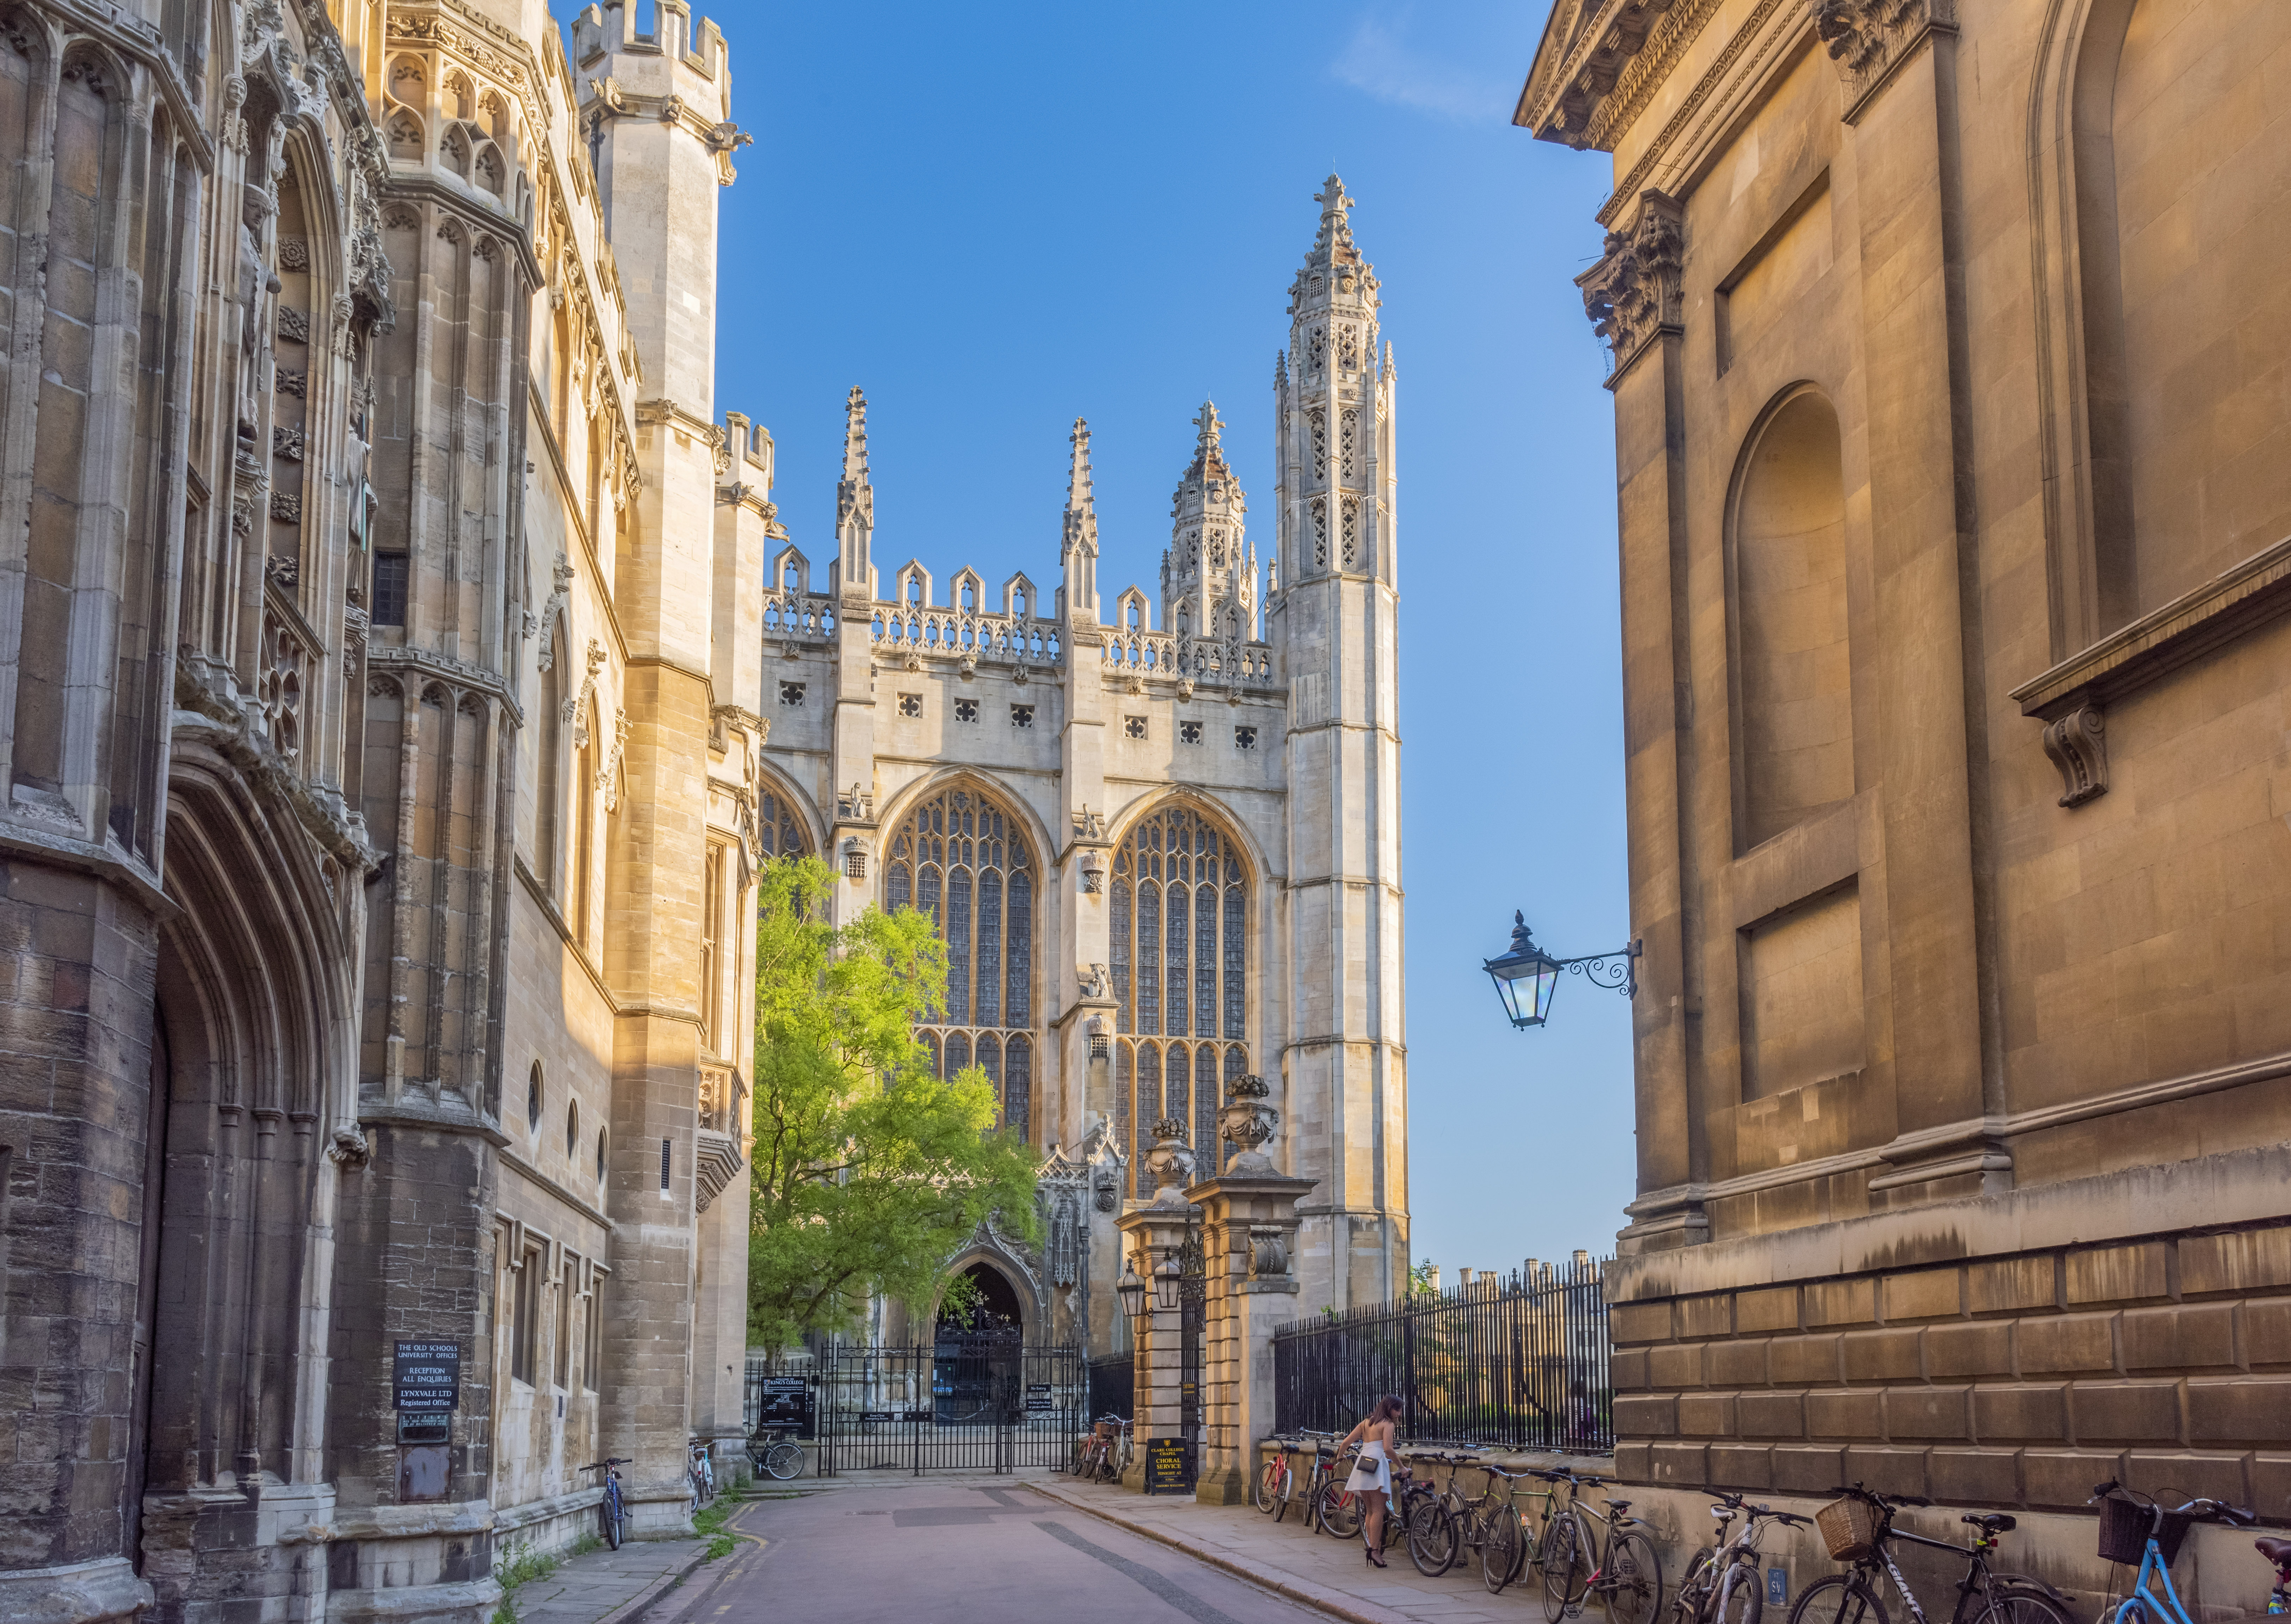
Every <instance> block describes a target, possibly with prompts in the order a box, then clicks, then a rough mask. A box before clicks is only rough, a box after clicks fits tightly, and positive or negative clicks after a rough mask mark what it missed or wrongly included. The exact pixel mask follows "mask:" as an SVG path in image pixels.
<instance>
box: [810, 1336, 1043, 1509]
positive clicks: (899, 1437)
mask: <svg viewBox="0 0 2291 1624" xmlns="http://www.w3.org/2000/svg"><path fill="white" fill-rule="evenodd" d="M1088 1383H1089V1373H1088V1371H1087V1369H1086V1367H1085V1366H1084V1365H1083V1363H1082V1358H1081V1349H1079V1348H1074V1347H1026V1346H1025V1345H1024V1344H1023V1343H1021V1342H1020V1341H1019V1339H1018V1336H1017V1332H1015V1331H1009V1332H1001V1331H983V1332H977V1333H968V1332H967V1333H964V1334H961V1335H953V1334H948V1335H943V1336H941V1337H940V1338H939V1339H938V1340H937V1341H936V1342H926V1343H922V1344H920V1345H918V1346H915V1347H839V1348H834V1349H832V1350H830V1351H828V1352H826V1353H824V1354H823V1355H820V1357H819V1359H818V1361H817V1363H816V1367H815V1370H814V1372H813V1378H812V1414H813V1417H814V1423H815V1426H816V1429H817V1443H818V1449H817V1452H816V1460H817V1469H818V1473H819V1475H821V1476H822V1477H833V1476H836V1475H840V1474H841V1473H845V1472H856V1471H896V1472H910V1473H913V1474H916V1475H920V1474H922V1473H924V1472H935V1471H939V1472H943V1471H970V1472H1011V1471H1017V1470H1019V1469H1022V1468H1024V1467H1062V1466H1064V1465H1065V1463H1066V1459H1067V1457H1068V1456H1069V1455H1070V1454H1071V1453H1072V1451H1073V1441H1074V1438H1075V1436H1076V1435H1078V1434H1079V1433H1080V1432H1081V1429H1082V1425H1083V1420H1082V1411H1083V1407H1084V1402H1085V1400H1086V1398H1087V1396H1088Z"/></svg>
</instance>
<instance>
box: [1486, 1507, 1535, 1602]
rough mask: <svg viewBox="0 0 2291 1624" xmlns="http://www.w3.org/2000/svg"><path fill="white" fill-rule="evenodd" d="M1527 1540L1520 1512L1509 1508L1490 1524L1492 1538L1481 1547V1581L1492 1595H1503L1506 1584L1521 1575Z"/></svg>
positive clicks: (1489, 1533) (1489, 1535) (1488, 1538)
mask: <svg viewBox="0 0 2291 1624" xmlns="http://www.w3.org/2000/svg"><path fill="white" fill-rule="evenodd" d="M1526 1543H1527V1540H1526V1536H1525V1535H1524V1534H1523V1533H1522V1532H1520V1526H1519V1515H1518V1514H1517V1513H1516V1512H1515V1511H1513V1510H1512V1509H1511V1508H1510V1507H1505V1508H1504V1514H1503V1515H1501V1516H1499V1517H1498V1518H1497V1519H1496V1520H1495V1521H1494V1522H1492V1523H1491V1524H1488V1537H1487V1539H1486V1540H1485V1541H1484V1542H1483V1544H1482V1545H1481V1547H1480V1580H1481V1582H1482V1583H1483V1584H1485V1585H1486V1586H1487V1588H1488V1594H1489V1595H1490V1596H1501V1595H1502V1594H1503V1589H1504V1587H1505V1586H1506V1585H1507V1584H1509V1583H1511V1581H1512V1580H1514V1579H1515V1578H1516V1577H1517V1576H1518V1574H1519V1569H1520V1559H1521V1557H1522V1556H1524V1555H1525V1554H1526V1553H1525V1552H1524V1551H1523V1549H1522V1547H1523V1546H1524V1545H1525V1544H1526Z"/></svg>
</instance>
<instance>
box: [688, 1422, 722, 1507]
mask: <svg viewBox="0 0 2291 1624" xmlns="http://www.w3.org/2000/svg"><path fill="white" fill-rule="evenodd" d="M689 1447H690V1450H691V1456H692V1459H691V1461H690V1464H689V1465H688V1466H687V1467H686V1469H685V1475H686V1476H687V1478H689V1479H690V1481H691V1483H692V1509H693V1510H695V1511H697V1510H699V1509H700V1508H701V1507H703V1506H704V1505H706V1504H707V1503H708V1502H709V1501H711V1500H712V1499H715V1498H716V1459H715V1456H714V1455H713V1453H712V1452H711V1451H710V1450H709V1447H708V1445H706V1444H705V1443H700V1442H699V1441H698V1440H696V1439H695V1441H694V1442H693V1443H691V1445H690V1446H689Z"/></svg>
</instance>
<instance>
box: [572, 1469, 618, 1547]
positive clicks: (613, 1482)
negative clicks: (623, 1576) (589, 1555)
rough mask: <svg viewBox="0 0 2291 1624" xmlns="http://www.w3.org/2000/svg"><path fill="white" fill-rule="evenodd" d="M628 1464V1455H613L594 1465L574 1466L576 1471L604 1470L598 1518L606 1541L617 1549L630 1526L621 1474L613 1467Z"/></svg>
mask: <svg viewBox="0 0 2291 1624" xmlns="http://www.w3.org/2000/svg"><path fill="white" fill-rule="evenodd" d="M628 1464H629V1460H628V1457H627V1456H625V1455H612V1456H607V1458H606V1459H602V1460H599V1461H597V1462H595V1463H594V1464H593V1465H590V1466H583V1467H574V1468H573V1469H574V1470H575V1471H576V1472H602V1473H603V1474H604V1475H605V1498H604V1499H601V1500H599V1501H598V1502H597V1520H598V1522H599V1524H600V1526H599V1532H601V1533H602V1534H603V1535H604V1537H605V1543H606V1544H607V1545H608V1546H610V1547H611V1548H613V1549H615V1550H618V1549H620V1548H621V1535H622V1533H623V1531H624V1530H625V1529H626V1528H627V1526H628V1520H629V1512H628V1506H627V1504H626V1503H625V1502H624V1501H623V1499H621V1475H620V1474H619V1473H618V1472H616V1471H615V1470H614V1469H613V1468H614V1467H623V1466H626V1465H628Z"/></svg>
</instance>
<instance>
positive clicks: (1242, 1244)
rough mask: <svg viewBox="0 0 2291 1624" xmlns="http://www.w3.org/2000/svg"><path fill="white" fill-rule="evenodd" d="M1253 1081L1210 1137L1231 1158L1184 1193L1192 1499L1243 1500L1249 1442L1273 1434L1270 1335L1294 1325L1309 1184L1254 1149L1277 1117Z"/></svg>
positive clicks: (1239, 1088) (1236, 1094) (1235, 1094)
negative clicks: (1192, 1354) (1191, 1296)
mask: <svg viewBox="0 0 2291 1624" xmlns="http://www.w3.org/2000/svg"><path fill="white" fill-rule="evenodd" d="M1268 1092H1269V1090H1268V1089H1266V1084H1265V1080H1264V1079H1263V1078H1261V1077H1257V1076H1247V1077H1242V1078H1237V1079H1235V1080H1234V1084H1233V1089H1232V1092H1231V1093H1230V1095H1229V1096H1228V1097H1227V1099H1226V1106H1225V1109H1224V1111H1223V1112H1222V1113H1220V1115H1219V1124H1220V1125H1219V1128H1218V1137H1219V1138H1222V1139H1224V1140H1225V1141H1226V1143H1227V1144H1229V1145H1231V1146H1233V1147H1234V1152H1235V1154H1234V1155H1232V1156H1231V1157H1230V1159H1228V1160H1227V1161H1226V1168H1225V1171H1224V1172H1222V1173H1220V1174H1218V1175H1216V1176H1215V1177H1213V1178H1206V1179H1204V1180H1202V1182H1201V1183H1200V1184H1197V1185H1194V1186H1193V1187H1192V1188H1190V1189H1188V1190H1187V1191H1186V1200H1187V1201H1188V1202H1193V1203H1194V1204H1195V1205H1197V1206H1199V1207H1200V1209H1201V1210H1202V1264H1203V1267H1204V1271H1205V1273H1206V1276H1207V1279H1206V1282H1205V1283H1206V1285H1207V1288H1208V1290H1207V1296H1206V1299H1205V1301H1204V1303H1203V1314H1202V1396H1203V1398H1204V1400H1205V1404H1204V1412H1205V1413H1204V1419H1205V1420H1206V1423H1207V1426H1206V1428H1205V1432H1204V1435H1203V1438H1202V1461H1201V1472H1200V1475H1199V1476H1198V1477H1197V1478H1196V1479H1195V1480H1194V1499H1199V1500H1205V1501H1207V1502H1208V1503H1210V1505H1216V1506H1233V1505H1238V1504H1240V1503H1241V1502H1242V1501H1243V1500H1245V1499H1248V1498H1249V1488H1250V1475H1251V1473H1252V1470H1253V1467H1252V1464H1251V1462H1252V1460H1253V1458H1254V1456H1255V1453H1256V1445H1257V1441H1258V1439H1259V1438H1262V1437H1265V1436H1266V1435H1269V1434H1270V1433H1271V1432H1272V1431H1273V1420H1274V1418H1273V1328H1274V1326H1275V1325H1279V1324H1282V1323H1286V1322H1287V1321H1290V1320H1293V1319H1295V1318H1296V1317H1297V1305H1296V1298H1297V1290H1298V1287H1297V1275H1296V1271H1295V1267H1294V1265H1293V1261H1292V1260H1293V1258H1295V1256H1296V1249H1297V1226H1298V1216H1297V1203H1298V1202H1299V1201H1300V1200H1302V1199H1303V1198H1304V1197H1305V1195H1306V1193H1307V1192H1309V1191H1310V1190H1312V1189H1313V1187H1314V1186H1315V1185H1316V1184H1317V1183H1318V1182H1319V1181H1318V1180H1317V1179H1312V1178H1287V1177H1285V1176H1284V1175H1283V1174H1282V1171H1281V1170H1280V1169H1279V1168H1277V1167H1275V1166H1274V1163H1273V1160H1272V1158H1271V1157H1269V1156H1267V1155H1266V1154H1265V1153H1264V1150H1263V1148H1262V1147H1263V1146H1265V1145H1266V1144H1267V1143H1269V1142H1270V1141H1271V1139H1272V1138H1273V1135H1274V1127H1275V1124H1276V1123H1277V1122H1279V1120H1280V1117H1279V1113H1277V1112H1276V1111H1274V1108H1273V1107H1272V1106H1270V1105H1266V1103H1265V1100H1266V1094H1267V1093H1268Z"/></svg>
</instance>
